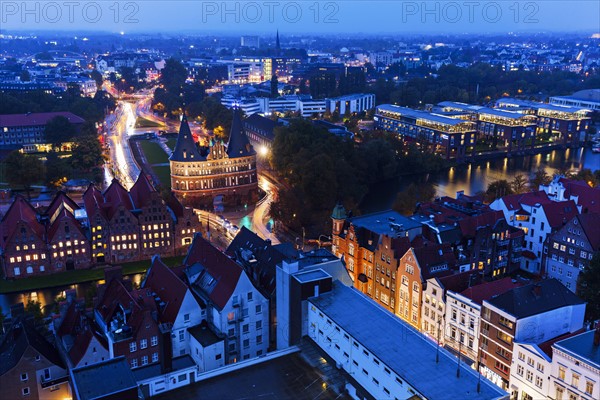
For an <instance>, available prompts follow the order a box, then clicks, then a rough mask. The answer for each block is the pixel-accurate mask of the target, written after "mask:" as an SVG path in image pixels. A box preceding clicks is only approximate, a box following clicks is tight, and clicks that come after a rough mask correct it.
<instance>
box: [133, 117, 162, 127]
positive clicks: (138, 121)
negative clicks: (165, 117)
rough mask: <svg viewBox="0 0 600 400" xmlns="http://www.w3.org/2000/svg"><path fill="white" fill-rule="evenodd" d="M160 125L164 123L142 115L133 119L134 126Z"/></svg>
mask: <svg viewBox="0 0 600 400" xmlns="http://www.w3.org/2000/svg"><path fill="white" fill-rule="evenodd" d="M162 126H164V125H163V124H161V123H158V122H154V121H150V120H149V119H146V118H142V117H137V119H136V120H135V127H136V128H160V127H162Z"/></svg>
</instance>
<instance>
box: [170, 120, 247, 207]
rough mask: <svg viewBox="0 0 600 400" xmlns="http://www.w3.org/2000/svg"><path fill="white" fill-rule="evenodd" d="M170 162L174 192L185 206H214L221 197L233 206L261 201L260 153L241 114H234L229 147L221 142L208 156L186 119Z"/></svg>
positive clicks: (180, 129)
mask: <svg viewBox="0 0 600 400" xmlns="http://www.w3.org/2000/svg"><path fill="white" fill-rule="evenodd" d="M169 162H170V167H171V190H172V191H173V193H174V194H175V195H176V196H177V198H178V199H179V200H180V201H182V202H183V203H184V204H190V205H204V206H207V205H212V202H213V199H214V197H215V196H219V195H222V196H223V200H224V202H225V203H229V204H243V203H248V202H253V201H256V200H257V198H258V180H257V175H256V152H255V151H254V148H253V147H252V145H251V144H250V142H249V141H248V137H247V136H246V133H245V132H244V127H243V125H242V118H241V115H240V111H239V110H236V111H235V112H234V117H233V124H232V125H231V133H230V135H229V142H228V143H227V145H225V144H224V143H223V142H220V141H217V142H216V143H214V144H213V145H212V146H210V147H209V148H208V153H207V154H204V153H203V152H201V151H200V149H199V148H198V146H197V145H196V143H195V142H194V138H193V137H192V132H191V131H190V127H189V125H188V122H187V118H186V116H185V115H184V116H183V118H182V120H181V126H180V128H179V136H178V137H177V144H176V145H175V149H174V150H173V154H171V157H170V158H169Z"/></svg>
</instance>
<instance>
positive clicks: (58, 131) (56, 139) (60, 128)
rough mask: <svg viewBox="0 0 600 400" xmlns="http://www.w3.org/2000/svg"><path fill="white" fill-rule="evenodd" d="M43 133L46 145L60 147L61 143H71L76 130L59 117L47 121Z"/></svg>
mask: <svg viewBox="0 0 600 400" xmlns="http://www.w3.org/2000/svg"><path fill="white" fill-rule="evenodd" d="M44 132H45V134H46V141H47V142H48V143H50V144H52V145H53V146H54V147H60V146H61V145H62V144H63V143H65V142H69V141H71V140H72V139H73V138H74V137H75V134H76V133H77V130H76V129H75V126H74V125H73V124H72V123H71V122H69V120H68V119H67V118H66V117H63V116H61V115H59V116H56V117H54V118H52V119H51V120H50V121H48V123H47V124H46V128H45V131H44Z"/></svg>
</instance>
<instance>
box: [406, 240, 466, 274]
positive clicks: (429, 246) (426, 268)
mask: <svg viewBox="0 0 600 400" xmlns="http://www.w3.org/2000/svg"><path fill="white" fill-rule="evenodd" d="M413 252H414V254H415V258H416V260H417V262H418V263H419V267H420V269H421V275H422V277H423V279H424V280H425V279H429V278H431V277H432V276H445V275H450V274H452V268H454V266H455V264H456V257H455V256H454V252H453V251H452V248H451V247H450V245H449V244H447V243H444V244H437V243H425V244H424V245H423V246H421V247H417V248H413ZM440 253H441V254H440ZM442 263H447V264H448V268H447V269H444V270H441V271H439V272H431V271H430V267H432V266H435V265H438V264H442Z"/></svg>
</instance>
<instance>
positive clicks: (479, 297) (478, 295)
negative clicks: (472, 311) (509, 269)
mask: <svg viewBox="0 0 600 400" xmlns="http://www.w3.org/2000/svg"><path fill="white" fill-rule="evenodd" d="M518 286H522V285H521V284H520V283H517V282H513V281H512V278H502V279H499V280H497V281H492V282H486V283H482V284H479V285H475V286H471V287H470V288H467V289H465V290H463V291H462V292H460V294H462V295H463V296H465V297H467V298H469V299H471V300H473V301H474V302H475V303H477V304H483V301H484V300H489V299H491V298H492V297H494V296H497V295H499V294H502V293H505V292H508V291H509V290H511V289H514V288H516V287H518Z"/></svg>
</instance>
